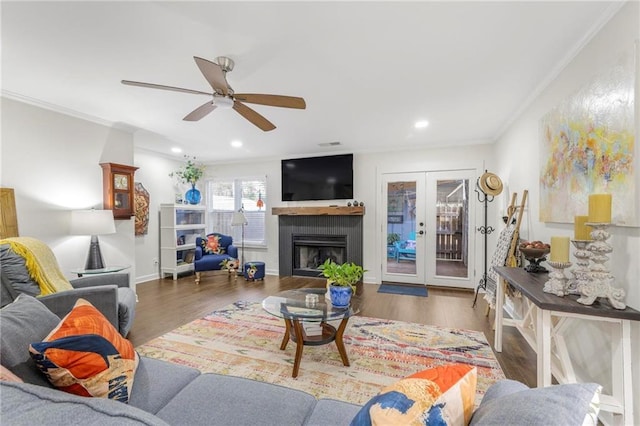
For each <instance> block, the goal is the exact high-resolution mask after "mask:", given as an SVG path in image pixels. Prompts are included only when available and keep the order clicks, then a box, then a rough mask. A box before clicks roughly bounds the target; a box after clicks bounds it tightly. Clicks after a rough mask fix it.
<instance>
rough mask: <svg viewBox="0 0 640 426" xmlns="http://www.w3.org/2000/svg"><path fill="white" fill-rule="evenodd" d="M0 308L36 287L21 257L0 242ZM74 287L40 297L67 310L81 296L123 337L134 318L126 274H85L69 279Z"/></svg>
mask: <svg viewBox="0 0 640 426" xmlns="http://www.w3.org/2000/svg"><path fill="white" fill-rule="evenodd" d="M0 281H1V282H2V286H1V287H0V307H2V306H5V305H7V304H9V303H11V302H13V301H14V300H15V298H16V297H18V295H19V294H23V293H24V294H28V295H30V296H37V295H39V294H40V287H39V286H38V284H37V283H36V282H35V281H33V279H32V278H31V277H30V276H29V272H28V271H27V268H26V266H25V260H24V258H22V257H21V256H20V255H17V254H16V253H14V252H13V251H12V250H11V249H10V247H9V244H0ZM69 282H70V283H71V286H72V287H73V288H74V290H70V291H64V292H59V293H54V294H49V295H46V296H43V297H40V299H39V300H41V301H42V303H44V304H45V305H47V307H49V308H50V309H51V310H53V311H54V312H69V311H70V310H71V308H72V307H73V305H74V304H75V303H76V300H78V298H80V297H82V298H84V299H86V300H88V301H89V302H91V304H92V305H93V306H95V307H96V308H97V309H98V310H99V311H100V312H102V313H103V315H104V316H106V317H107V319H108V320H109V321H110V322H111V323H112V324H115V327H116V329H117V330H118V332H120V334H122V335H123V336H126V335H127V334H128V333H129V330H131V326H132V325H133V319H134V317H135V308H136V293H135V291H133V289H132V288H130V286H129V274H127V273H120V274H102V275H89V276H85V277H82V278H77V279H73V280H70V281H69Z"/></svg>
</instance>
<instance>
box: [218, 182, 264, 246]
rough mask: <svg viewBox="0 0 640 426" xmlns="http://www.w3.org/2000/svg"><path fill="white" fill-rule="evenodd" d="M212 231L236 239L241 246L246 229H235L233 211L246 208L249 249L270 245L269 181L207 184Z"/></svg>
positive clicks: (245, 240)
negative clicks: (268, 218) (267, 218)
mask: <svg viewBox="0 0 640 426" xmlns="http://www.w3.org/2000/svg"><path fill="white" fill-rule="evenodd" d="M207 192H208V195H209V196H208V197H207V203H208V206H207V207H208V211H209V228H210V229H209V232H219V233H221V234H225V235H231V236H232V237H233V241H234V245H235V246H240V243H241V241H242V228H243V227H242V226H231V218H232V216H233V212H235V211H238V210H240V209H241V208H244V215H245V217H246V218H247V222H248V223H247V224H246V225H245V226H244V244H245V246H247V245H249V246H266V245H267V240H266V230H265V228H266V226H265V221H266V216H265V215H266V210H267V178H266V177H249V178H228V179H214V180H210V181H207Z"/></svg>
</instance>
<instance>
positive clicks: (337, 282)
mask: <svg viewBox="0 0 640 426" xmlns="http://www.w3.org/2000/svg"><path fill="white" fill-rule="evenodd" d="M318 269H319V270H320V271H321V275H323V276H324V277H325V278H326V279H327V287H328V290H329V294H330V298H331V303H332V304H333V305H334V306H338V307H346V306H349V303H350V302H351V296H352V295H354V294H356V284H357V283H358V281H360V280H361V279H362V277H363V275H364V273H365V272H366V270H365V269H363V268H362V266H360V265H356V264H355V263H353V262H346V263H343V264H341V265H339V264H337V263H335V262H334V261H333V260H331V259H327V260H325V262H324V263H323V264H322V265H320V266H319V267H318Z"/></svg>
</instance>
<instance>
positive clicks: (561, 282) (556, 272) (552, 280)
mask: <svg viewBox="0 0 640 426" xmlns="http://www.w3.org/2000/svg"><path fill="white" fill-rule="evenodd" d="M547 264H548V265H549V266H551V269H552V271H551V273H549V280H548V281H547V282H546V283H544V288H543V289H542V291H544V292H545V293H551V294H555V295H556V296H560V297H564V296H566V295H567V294H569V291H568V286H569V279H568V278H567V277H566V275H565V274H564V270H565V269H566V268H568V267H569V266H571V262H554V261H549V262H547Z"/></svg>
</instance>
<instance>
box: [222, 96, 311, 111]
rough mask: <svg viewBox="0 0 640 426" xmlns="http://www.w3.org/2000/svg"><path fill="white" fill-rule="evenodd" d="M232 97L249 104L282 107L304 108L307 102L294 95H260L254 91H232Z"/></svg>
mask: <svg viewBox="0 0 640 426" xmlns="http://www.w3.org/2000/svg"><path fill="white" fill-rule="evenodd" d="M233 97H234V99H237V100H239V101H242V102H248V103H250V104H260V105H269V106H275V107H282V108H298V109H305V108H306V107H307V104H306V103H305V102H304V99H302V98H297V97H295V96H281V95H261V94H256V93H241V94H237V93H234V95H233Z"/></svg>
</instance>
